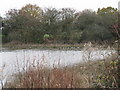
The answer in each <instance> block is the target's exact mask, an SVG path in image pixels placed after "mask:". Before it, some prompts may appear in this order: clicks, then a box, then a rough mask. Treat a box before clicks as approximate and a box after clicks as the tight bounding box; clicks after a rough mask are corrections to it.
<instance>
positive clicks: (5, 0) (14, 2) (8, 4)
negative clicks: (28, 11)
mask: <svg viewBox="0 0 120 90" xmlns="http://www.w3.org/2000/svg"><path fill="white" fill-rule="evenodd" d="M119 1H120V0H1V2H0V15H1V16H4V15H5V13H6V11H8V10H10V9H13V8H16V9H20V8H21V7H23V6H25V5H26V4H29V3H30V4H36V5H38V6H40V7H42V8H44V7H55V8H57V9H59V8H64V7H69V8H74V9H76V10H79V11H82V10H84V9H92V10H94V11H97V9H98V8H103V7H108V6H112V7H114V8H118V2H119Z"/></svg>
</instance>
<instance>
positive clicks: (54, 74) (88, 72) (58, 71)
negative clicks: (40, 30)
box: [4, 45, 118, 88]
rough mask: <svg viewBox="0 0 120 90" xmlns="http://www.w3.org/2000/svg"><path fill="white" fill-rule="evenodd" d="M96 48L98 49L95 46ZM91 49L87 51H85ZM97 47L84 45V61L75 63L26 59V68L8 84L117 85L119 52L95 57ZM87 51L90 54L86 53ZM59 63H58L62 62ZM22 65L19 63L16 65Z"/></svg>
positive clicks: (87, 86) (71, 86) (29, 86)
mask: <svg viewBox="0 0 120 90" xmlns="http://www.w3.org/2000/svg"><path fill="white" fill-rule="evenodd" d="M85 47H86V46H85ZM95 50H96V49H95ZM86 51H88V52H86ZM92 51H94V48H93V47H92V46H90V45H89V46H88V47H86V48H85V49H84V53H85V55H84V61H85V62H81V63H79V64H76V65H73V66H66V67H61V68H59V67H53V68H47V67H46V66H47V64H44V65H43V66H41V64H40V63H42V62H44V60H45V56H44V57H43V58H42V60H41V61H38V62H39V63H37V64H35V61H36V60H33V62H32V63H29V61H28V62H27V65H25V66H26V67H24V68H23V72H20V70H19V69H18V73H17V74H16V75H14V77H13V79H12V81H11V82H9V83H6V84H5V85H4V87H5V88H11V87H12V88H13V87H14V88H117V87H118V86H117V82H118V81H117V80H118V77H117V76H118V73H117V66H118V61H117V54H116V53H112V52H111V55H108V57H106V58H105V59H101V60H92V59H91V58H92V55H93V54H92ZM86 55H87V56H86ZM59 64H60V63H58V66H59ZM17 66H18V67H19V65H17Z"/></svg>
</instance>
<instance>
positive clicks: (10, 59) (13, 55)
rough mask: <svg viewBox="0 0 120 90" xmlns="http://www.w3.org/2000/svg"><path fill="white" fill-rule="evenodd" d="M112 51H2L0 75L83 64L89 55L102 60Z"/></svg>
mask: <svg viewBox="0 0 120 90" xmlns="http://www.w3.org/2000/svg"><path fill="white" fill-rule="evenodd" d="M111 52H113V51H112V50H111V51H110V50H97V51H75V50H67V51H65V50H38V49H28V50H26V49H25V50H11V51H9V50H4V51H2V52H0V74H1V75H3V76H5V77H3V79H4V80H5V78H6V77H9V76H10V75H12V74H13V73H15V72H16V71H18V69H19V70H20V71H22V70H23V67H24V68H25V67H27V66H26V65H33V64H34V65H37V64H38V63H39V64H40V65H45V66H46V67H48V68H52V67H53V66H60V67H61V66H68V65H74V64H76V63H80V62H83V61H84V60H87V59H88V55H90V58H89V59H91V60H98V59H103V58H105V57H106V56H109V55H111Z"/></svg>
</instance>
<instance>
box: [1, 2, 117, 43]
mask: <svg viewBox="0 0 120 90" xmlns="http://www.w3.org/2000/svg"><path fill="white" fill-rule="evenodd" d="M117 21H118V10H117V9H116V8H112V7H106V8H101V9H100V8H98V10H97V12H95V11H92V10H89V9H86V10H83V11H76V10H75V9H72V8H61V9H56V8H45V9H42V8H40V7H39V6H37V5H32V4H27V5H25V6H23V7H22V8H21V9H11V10H9V11H8V12H7V13H6V17H5V18H2V17H0V22H2V24H3V28H2V42H3V43H9V42H14V41H17V42H21V43H28V44H29V43H39V44H43V43H53V44H55V43H57V44H78V43H83V42H88V41H91V42H98V43H99V42H110V43H112V42H114V41H115V40H116V38H117V35H116V34H115V32H114V29H113V26H114V25H115V24H116V23H117Z"/></svg>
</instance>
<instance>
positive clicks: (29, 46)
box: [2, 43, 117, 50]
mask: <svg viewBox="0 0 120 90" xmlns="http://www.w3.org/2000/svg"><path fill="white" fill-rule="evenodd" d="M84 45H85V43H81V44H21V43H7V44H2V47H3V48H7V49H11V50H16V49H60V50H81V49H83V48H84ZM92 47H94V48H98V49H106V48H108V47H110V48H116V47H117V46H116V45H115V44H114V45H112V46H110V45H107V44H101V45H100V44H92Z"/></svg>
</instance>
